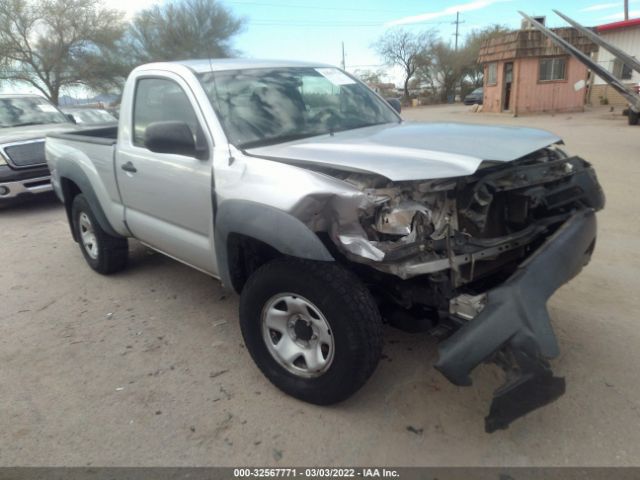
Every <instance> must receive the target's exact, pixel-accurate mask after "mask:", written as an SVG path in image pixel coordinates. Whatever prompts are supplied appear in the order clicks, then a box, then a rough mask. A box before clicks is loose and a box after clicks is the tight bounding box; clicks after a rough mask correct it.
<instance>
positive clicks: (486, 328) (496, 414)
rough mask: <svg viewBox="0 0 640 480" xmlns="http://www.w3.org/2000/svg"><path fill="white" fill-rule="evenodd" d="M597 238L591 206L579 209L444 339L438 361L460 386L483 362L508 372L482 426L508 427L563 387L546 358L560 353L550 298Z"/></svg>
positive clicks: (585, 258)
mask: <svg viewBox="0 0 640 480" xmlns="http://www.w3.org/2000/svg"><path fill="white" fill-rule="evenodd" d="M595 240H596V216H595V213H594V210H591V209H589V210H581V211H579V212H577V213H575V214H574V215H572V216H571V217H570V218H569V219H568V220H566V221H565V222H564V223H563V224H562V225H561V226H560V227H559V228H558V230H557V231H556V232H555V233H554V234H553V235H551V236H550V237H549V238H548V239H547V240H546V241H545V243H544V244H543V245H542V246H541V247H540V248H539V249H538V250H536V251H535V252H534V253H533V254H532V255H531V256H530V257H528V258H527V259H526V260H525V261H524V262H523V263H521V264H520V265H519V267H518V269H517V270H516V272H515V273H514V274H513V275H512V276H511V277H510V278H509V279H508V280H507V281H506V282H505V283H503V284H502V285H501V286H499V287H497V288H495V289H493V290H490V291H489V292H488V293H487V304H486V306H485V308H484V309H483V310H482V311H481V312H480V313H479V314H478V315H477V316H476V317H475V318H474V319H473V320H471V321H470V322H469V323H467V324H465V325H464V326H463V327H462V328H460V329H459V330H458V331H457V332H456V333H454V334H453V335H452V336H451V337H449V338H448V339H446V340H445V341H444V342H442V343H441V344H440V346H439V354H440V358H439V360H438V362H437V363H436V365H435V368H436V369H438V370H439V371H440V372H441V373H442V374H443V375H444V376H445V377H447V379H448V380H449V381H451V382H452V383H454V384H455V385H471V378H470V377H469V374H470V372H471V370H473V369H474V368H475V367H476V366H477V365H479V364H480V363H482V362H484V361H494V362H495V363H497V364H498V365H500V366H501V367H502V368H503V369H504V370H505V371H506V373H507V381H506V383H505V384H504V385H503V386H502V387H500V388H499V389H498V390H496V392H495V393H494V399H493V402H492V404H491V410H490V413H489V416H487V417H486V418H485V430H486V431H487V432H493V431H495V430H498V429H504V428H507V427H508V426H509V424H510V423H511V422H512V421H513V420H515V419H516V418H518V417H521V416H523V415H525V414H527V413H528V412H530V411H532V410H534V409H536V408H539V407H542V406H544V405H546V404H548V403H550V402H552V401H554V400H556V399H557V398H558V397H560V396H561V395H562V394H563V393H564V392H565V381H564V378H559V377H555V376H554V375H553V373H552V372H551V369H550V368H549V363H548V361H547V359H549V358H554V357H556V356H557V355H558V353H559V350H558V343H557V340H556V337H555V335H554V333H553V329H552V327H551V322H550V318H549V313H548V311H547V308H546V303H547V300H548V299H549V297H551V295H552V294H553V293H554V292H555V291H556V290H557V289H558V288H559V287H560V286H561V285H563V284H564V283H566V282H568V281H569V280H571V279H572V278H573V277H574V276H576V275H577V274H578V273H579V272H580V270H581V269H582V267H583V266H584V265H586V264H587V263H588V262H589V259H590V258H591V254H592V252H593V248H594V246H595Z"/></svg>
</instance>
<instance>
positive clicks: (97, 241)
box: [71, 194, 129, 275]
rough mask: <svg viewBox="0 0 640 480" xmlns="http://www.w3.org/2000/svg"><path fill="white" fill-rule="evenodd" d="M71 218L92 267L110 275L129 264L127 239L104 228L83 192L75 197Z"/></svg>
mask: <svg viewBox="0 0 640 480" xmlns="http://www.w3.org/2000/svg"><path fill="white" fill-rule="evenodd" d="M71 218H72V221H73V229H74V231H75V233H76V238H77V239H78V244H79V245H80V250H81V251H82V255H84V258H85V260H86V261H87V263H88V264H89V266H90V267H91V268H93V269H94V270H95V271H96V272H98V273H102V274H103V275H108V274H110V273H115V272H118V271H120V270H122V269H123V268H124V267H125V266H126V265H127V258H128V255H129V244H128V242H127V239H126V238H118V237H113V236H111V235H109V234H108V233H107V232H105V231H104V230H103V229H102V227H101V226H100V223H98V220H97V219H96V217H95V215H94V214H93V212H92V211H91V207H90V206H89V202H88V201H87V199H86V197H85V196H84V195H83V194H79V195H76V196H75V198H74V199H73V204H72V205H71Z"/></svg>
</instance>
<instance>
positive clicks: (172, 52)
mask: <svg viewBox="0 0 640 480" xmlns="http://www.w3.org/2000/svg"><path fill="white" fill-rule="evenodd" d="M243 25H244V19H240V18H236V17H235V16H234V15H233V14H232V13H231V12H230V11H229V10H228V9H227V8H225V7H224V6H222V5H221V4H220V3H219V2H218V1H217V0H184V1H182V2H180V3H176V2H174V3H164V4H162V5H155V6H153V7H151V8H149V9H146V10H143V11H141V12H140V13H138V14H137V15H136V16H135V17H134V19H133V21H132V24H131V28H130V30H129V34H128V43H129V46H130V50H131V51H130V53H129V54H130V55H132V57H133V58H134V60H135V62H136V63H144V62H151V61H167V60H180V59H188V58H216V57H229V56H232V55H233V54H234V53H235V52H234V50H233V48H232V47H231V40H232V38H233V37H234V36H235V35H236V34H237V33H239V32H240V31H241V29H242V27H243Z"/></svg>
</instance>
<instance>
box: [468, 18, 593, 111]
mask: <svg viewBox="0 0 640 480" xmlns="http://www.w3.org/2000/svg"><path fill="white" fill-rule="evenodd" d="M553 31H554V32H555V33H557V34H558V35H560V36H561V37H562V38H564V39H565V40H567V41H569V42H570V43H571V44H573V45H574V46H576V47H577V48H579V49H580V50H581V51H583V52H585V53H587V54H591V53H592V52H594V51H596V49H597V46H596V45H595V44H594V43H593V42H591V40H589V39H588V38H587V37H585V36H584V35H582V34H580V33H579V32H578V31H577V30H575V29H574V28H556V29H553ZM478 61H479V62H480V63H482V64H483V65H484V110H485V111H489V112H505V111H506V112H512V113H513V114H514V115H521V114H527V113H538V112H576V111H582V110H584V103H585V95H586V90H587V88H586V86H587V83H586V82H587V68H586V67H585V66H584V65H583V64H582V63H580V62H579V61H578V60H576V59H575V58H573V57H572V56H570V55H568V54H567V53H566V52H565V51H564V50H562V49H561V48H560V47H557V46H556V45H555V44H553V43H552V42H551V41H550V40H549V39H547V38H546V37H545V36H544V35H543V34H542V33H541V32H539V31H537V30H534V29H532V28H527V25H526V23H524V24H523V28H522V29H521V30H517V31H513V32H509V33H506V34H504V35H500V36H497V37H494V38H492V39H490V40H488V41H486V42H485V43H484V44H483V45H482V47H481V49H480V56H479V58H478Z"/></svg>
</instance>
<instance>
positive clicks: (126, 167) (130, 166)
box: [120, 162, 138, 173]
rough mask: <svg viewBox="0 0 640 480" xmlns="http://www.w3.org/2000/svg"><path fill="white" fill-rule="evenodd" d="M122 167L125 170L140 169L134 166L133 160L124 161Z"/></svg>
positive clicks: (134, 171) (134, 170)
mask: <svg viewBox="0 0 640 480" xmlns="http://www.w3.org/2000/svg"><path fill="white" fill-rule="evenodd" d="M120 168H121V169H123V170H124V171H125V172H131V173H136V172H137V171H138V169H137V168H136V167H134V166H133V163H131V162H127V163H123V164H122V165H121V166H120Z"/></svg>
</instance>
